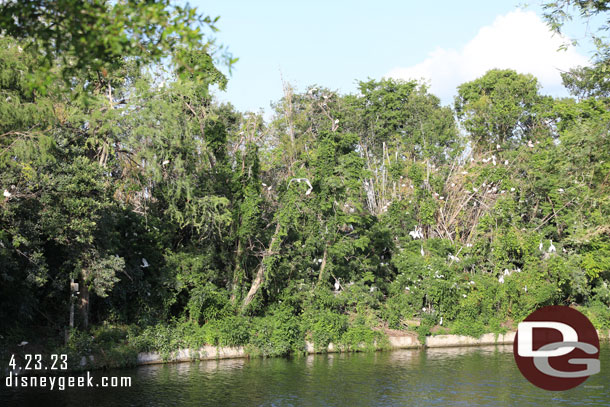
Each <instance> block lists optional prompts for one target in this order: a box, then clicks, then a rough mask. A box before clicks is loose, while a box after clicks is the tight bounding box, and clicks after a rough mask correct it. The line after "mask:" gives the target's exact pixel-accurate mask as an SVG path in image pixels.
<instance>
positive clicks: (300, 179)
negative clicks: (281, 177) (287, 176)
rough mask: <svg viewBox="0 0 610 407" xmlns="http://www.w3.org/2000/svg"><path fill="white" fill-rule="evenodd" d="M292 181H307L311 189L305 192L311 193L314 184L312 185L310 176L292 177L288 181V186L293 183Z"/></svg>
mask: <svg viewBox="0 0 610 407" xmlns="http://www.w3.org/2000/svg"><path fill="white" fill-rule="evenodd" d="M292 181H296V182H298V183H299V184H300V183H301V181H304V182H305V183H307V186H309V189H308V190H307V191H306V192H305V195H309V194H311V191H312V190H313V186H311V182H309V179H308V178H292V179H291V180H290V181H289V182H288V186H290V184H292Z"/></svg>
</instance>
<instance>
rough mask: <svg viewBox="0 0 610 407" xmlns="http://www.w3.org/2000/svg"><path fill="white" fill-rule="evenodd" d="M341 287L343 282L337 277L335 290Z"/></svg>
mask: <svg viewBox="0 0 610 407" xmlns="http://www.w3.org/2000/svg"><path fill="white" fill-rule="evenodd" d="M340 289H341V283H339V279H335V291H339V290H340Z"/></svg>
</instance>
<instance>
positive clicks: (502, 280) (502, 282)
mask: <svg viewBox="0 0 610 407" xmlns="http://www.w3.org/2000/svg"><path fill="white" fill-rule="evenodd" d="M498 282H499V283H500V284H504V276H500V278H498Z"/></svg>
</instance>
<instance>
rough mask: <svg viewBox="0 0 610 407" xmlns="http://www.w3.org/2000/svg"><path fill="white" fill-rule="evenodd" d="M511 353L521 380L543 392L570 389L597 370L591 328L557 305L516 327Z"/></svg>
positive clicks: (596, 339) (596, 344) (580, 316)
mask: <svg viewBox="0 0 610 407" xmlns="http://www.w3.org/2000/svg"><path fill="white" fill-rule="evenodd" d="M513 353H514V355H515V361H516V362H517V366H518V367H519V370H520V371H521V373H522V374H523V376H525V378H526V379H527V380H529V381H530V382H531V383H532V384H534V385H536V386H538V387H540V388H542V389H545V390H555V391H558V390H559V391H560V390H568V389H571V388H574V387H576V386H578V385H579V384H581V383H583V382H584V381H585V380H587V378H588V377H589V376H591V375H593V374H596V373H599V370H600V363H599V337H598V336H597V331H596V330H595V327H593V324H591V322H590V321H589V319H588V318H587V317H585V316H584V315H583V314H581V313H580V312H578V311H576V310H575V309H572V308H570V307H564V306H560V305H553V306H549V307H543V308H540V309H538V310H536V311H534V312H533V313H531V314H530V315H529V316H528V317H527V318H525V320H524V321H523V322H521V323H520V324H519V326H518V329H517V335H516V336H515V343H514V344H513Z"/></svg>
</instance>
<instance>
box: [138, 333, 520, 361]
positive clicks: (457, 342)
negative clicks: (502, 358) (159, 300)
mask: <svg viewBox="0 0 610 407" xmlns="http://www.w3.org/2000/svg"><path fill="white" fill-rule="evenodd" d="M514 339H515V332H509V333H507V334H505V335H497V336H496V334H485V335H483V336H481V337H480V338H478V339H477V338H472V337H470V336H461V335H437V336H429V337H428V338H426V347H428V348H443V347H459V346H479V345H494V344H511V343H513V341H514ZM388 341H389V344H390V348H391V349H414V348H421V347H422V346H421V343H420V341H419V340H418V339H417V337H416V336H415V335H401V336H389V337H388ZM305 351H306V352H307V353H309V354H313V353H322V352H320V351H316V350H315V348H314V344H313V343H311V342H306V343H305ZM326 351H327V352H328V353H336V352H341V349H340V348H339V347H338V346H335V345H334V344H333V343H330V344H329V345H328V349H327V350H326ZM246 357H248V355H247V353H246V351H245V350H244V348H243V347H235V348H233V347H215V346H204V347H203V348H201V349H199V350H193V349H180V350H178V351H175V352H173V353H172V354H171V356H170V357H169V358H168V359H167V360H163V357H162V356H161V354H160V353H156V352H143V353H140V354H138V364H139V365H150V364H156V363H165V362H188V361H193V360H215V359H233V358H246Z"/></svg>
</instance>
